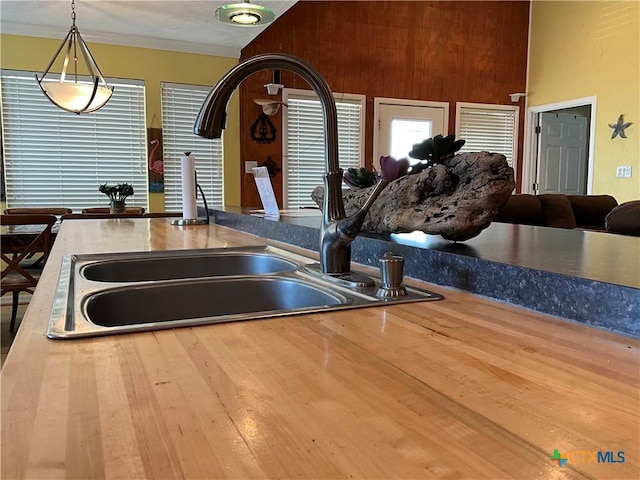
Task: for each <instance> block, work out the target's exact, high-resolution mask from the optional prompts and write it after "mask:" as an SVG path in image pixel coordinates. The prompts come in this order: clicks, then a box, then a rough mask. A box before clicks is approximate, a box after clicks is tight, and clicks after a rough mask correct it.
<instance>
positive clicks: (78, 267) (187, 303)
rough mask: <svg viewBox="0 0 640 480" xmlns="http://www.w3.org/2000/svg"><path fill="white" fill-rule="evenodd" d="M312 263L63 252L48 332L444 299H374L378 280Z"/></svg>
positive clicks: (204, 253) (234, 251)
mask: <svg viewBox="0 0 640 480" xmlns="http://www.w3.org/2000/svg"><path fill="white" fill-rule="evenodd" d="M317 267H318V265H317V264H316V263H315V262H314V261H313V260H312V259H310V258H307V257H304V256H301V255H297V254H294V253H291V252H288V251H286V250H283V249H279V248H275V247H270V246H268V247H267V246H258V247H241V248H219V249H202V250H175V251H159V252H130V253H112V254H91V255H68V256H66V257H64V259H63V262H62V267H61V271H60V278H59V281H58V287H57V290H56V296H55V299H54V304H53V308H52V311H51V319H50V322H49V330H48V333H47V336H48V337H49V338H54V339H65V338H74V337H90V336H98V335H112V334H116V333H128V332H136V331H147V330H158V329H163V328H174V327H184V326H195V325H203V324H211V323H221V322H230V321H239V320H250V319H257V318H269V317H277V316H284V315H292V314H299V313H310V312H316V311H326V310H339V309H347V308H356V307H367V306H375V305H388V304H392V303H404V302H416V301H424V300H440V299H442V298H443V297H442V296H441V295H439V294H436V293H432V292H427V291H423V290H418V289H413V288H407V293H408V294H407V295H406V296H403V297H396V298H379V297H377V296H376V291H377V286H376V282H371V283H372V285H365V284H364V283H358V284H357V286H355V284H354V283H353V282H352V281H345V280H342V279H335V278H334V279H331V280H332V281H327V280H325V279H323V278H320V277H318V276H317V275H316V274H314V273H313V272H314V271H315V270H317ZM356 276H357V274H356ZM350 280H353V278H351V279H350ZM369 280H371V279H369Z"/></svg>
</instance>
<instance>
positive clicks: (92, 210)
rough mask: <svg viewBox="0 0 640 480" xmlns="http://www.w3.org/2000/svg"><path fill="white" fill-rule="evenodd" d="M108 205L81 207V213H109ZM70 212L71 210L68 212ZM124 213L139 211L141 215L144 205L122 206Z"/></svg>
mask: <svg viewBox="0 0 640 480" xmlns="http://www.w3.org/2000/svg"><path fill="white" fill-rule="evenodd" d="M110 212H111V211H110V210H109V207H92V208H83V209H82V213H83V214H94V213H110ZM68 213H71V212H68ZM124 213H139V214H140V215H142V214H143V213H144V207H124Z"/></svg>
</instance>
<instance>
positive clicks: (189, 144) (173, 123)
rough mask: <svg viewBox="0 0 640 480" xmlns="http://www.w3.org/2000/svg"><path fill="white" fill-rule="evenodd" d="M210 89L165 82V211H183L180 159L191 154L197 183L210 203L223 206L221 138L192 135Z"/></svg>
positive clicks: (163, 138) (163, 103)
mask: <svg viewBox="0 0 640 480" xmlns="http://www.w3.org/2000/svg"><path fill="white" fill-rule="evenodd" d="M209 90H211V87H203V86H199V85H182V84H174V83H165V82H163V83H162V141H163V148H162V150H163V159H164V195H165V197H164V206H165V210H166V211H173V212H181V211H182V182H181V166H180V159H181V158H182V156H183V155H184V152H191V154H192V155H193V157H194V158H195V163H196V174H197V176H198V184H199V185H200V188H202V190H203V191H204V194H205V197H206V198H207V204H208V205H209V206H211V205H223V204H224V195H223V181H222V180H223V176H222V174H223V169H222V139H215V140H208V139H206V138H202V137H199V136H197V135H196V134H195V133H193V126H194V124H195V123H196V117H197V116H198V112H199V111H200V107H201V106H202V104H203V103H204V101H205V99H206V97H207V94H208V93H209ZM198 198H200V193H199V192H198ZM199 203H200V202H199Z"/></svg>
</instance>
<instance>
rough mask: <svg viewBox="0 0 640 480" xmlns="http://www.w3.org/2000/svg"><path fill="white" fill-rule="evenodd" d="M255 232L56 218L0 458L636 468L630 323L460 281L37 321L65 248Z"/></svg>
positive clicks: (634, 351) (317, 470) (73, 470)
mask: <svg viewBox="0 0 640 480" xmlns="http://www.w3.org/2000/svg"><path fill="white" fill-rule="evenodd" d="M265 243H272V242H267V241H265V240H263V239H260V238H258V237H254V236H252V235H248V234H243V233H240V232H237V231H234V230H231V229H228V228H225V227H221V226H216V225H210V226H204V227H200V226H198V227H184V228H178V227H172V226H171V225H170V219H163V218H157V219H111V220H73V221H67V222H64V223H63V225H62V227H61V229H60V233H59V234H58V239H57V241H56V244H55V246H54V249H53V252H52V255H51V257H50V259H49V261H48V262H47V265H46V267H45V272H44V276H43V278H42V280H41V283H40V285H39V286H38V289H37V290H36V293H35V294H34V296H33V298H32V300H31V303H30V304H29V307H28V310H27V313H26V314H25V317H24V319H23V321H22V325H21V327H20V331H19V332H18V335H17V337H16V340H15V342H14V345H13V346H12V348H11V351H10V353H9V356H8V358H7V361H6V363H5V366H4V368H3V370H2V406H1V408H2V410H1V413H2V418H1V420H2V471H1V473H2V478H3V479H13V478H35V479H41V478H53V477H72V478H81V479H84V478H105V477H106V478H126V479H138V478H140V479H142V478H196V479H208V478H234V479H235V478H314V479H316V478H470V479H479V478H487V479H502V478H517V479H525V478H544V479H548V478H554V479H560V478H611V479H623V478H630V479H637V478H638V477H639V476H640V462H639V458H638V455H639V446H640V440H639V436H640V423H639V418H640V398H639V391H640V390H639V386H640V342H639V341H638V340H636V339H632V338H628V337H623V336H617V335H614V334H611V333H608V332H604V331H600V330H596V329H593V328H590V327H586V326H582V325H579V324H576V323H571V322H567V321H564V320H560V319H557V318H553V317H548V316H544V315H541V314H537V313H534V312H531V311H528V310H524V309H518V308H514V307H511V306H507V305H505V304H501V303H498V302H495V301H491V300H487V299H485V298H481V297H478V296H475V295H472V294H468V293H465V292H461V291H455V290H451V289H445V288H439V287H437V286H433V285H427V284H423V285H422V286H424V287H426V288H429V289H431V290H434V291H437V292H439V293H443V294H444V295H445V296H446V300H444V301H441V302H426V303H413V304H402V305H394V306H390V307H375V308H366V309H357V310H346V311H340V312H332V313H315V314H308V315H297V316H291V317H284V318H276V319H269V320H256V321H248V322H238V323H228V324H219V325H210V326H201V327H194V328H181V329H174V330H162V331H157V332H145V333H137V334H128V335H114V336H110V337H100V338H92V339H77V340H57V341H56V340H49V339H47V338H46V330H47V325H48V319H49V312H50V308H51V304H52V300H53V296H54V289H55V285H56V282H57V275H58V271H59V268H60V261H61V258H62V256H63V255H64V254H67V253H92V252H106V251H134V250H164V249H181V248H208V247H211V248H215V247H224V246H236V245H256V244H265ZM554 450H558V451H559V453H560V454H563V455H565V456H567V458H568V462H567V463H566V464H565V465H564V466H562V467H560V466H559V465H558V463H557V462H555V461H552V460H551V458H550V456H551V455H552V454H553V453H554ZM592 452H601V453H600V457H601V460H602V461H601V462H600V463H598V462H597V459H598V453H592ZM607 452H612V453H610V454H609V453H607ZM620 452H623V453H621V455H620ZM622 459H624V461H621V460H622ZM613 461H615V463H614V462H613Z"/></svg>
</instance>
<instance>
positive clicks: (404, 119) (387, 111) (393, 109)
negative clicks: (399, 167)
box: [373, 100, 449, 169]
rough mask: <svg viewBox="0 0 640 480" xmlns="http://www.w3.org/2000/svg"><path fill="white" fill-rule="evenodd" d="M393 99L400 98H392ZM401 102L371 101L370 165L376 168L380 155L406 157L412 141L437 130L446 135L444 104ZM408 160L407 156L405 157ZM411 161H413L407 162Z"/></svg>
mask: <svg viewBox="0 0 640 480" xmlns="http://www.w3.org/2000/svg"><path fill="white" fill-rule="evenodd" d="M395 102H402V100H396V101H395ZM429 103H430V104H432V105H433V104H436V102H425V105H424V106H422V105H415V104H413V105H404V104H401V103H387V102H380V103H376V105H375V112H374V119H375V121H376V122H377V131H376V132H375V134H374V137H375V138H374V145H375V149H374V160H373V163H374V166H375V167H376V169H379V168H380V163H379V159H380V157H381V156H386V155H392V156H393V157H395V158H398V159H399V158H402V157H408V156H409V152H410V151H411V149H412V148H413V145H414V144H416V143H420V142H422V141H423V140H426V139H427V138H429V137H433V136H435V135H438V134H442V135H446V132H447V130H448V128H447V122H448V120H449V111H448V109H449V106H448V104H444V105H441V104H439V103H438V104H437V105H438V106H428V105H427V104H429ZM409 161H410V162H411V158H409ZM411 163H415V162H411Z"/></svg>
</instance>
